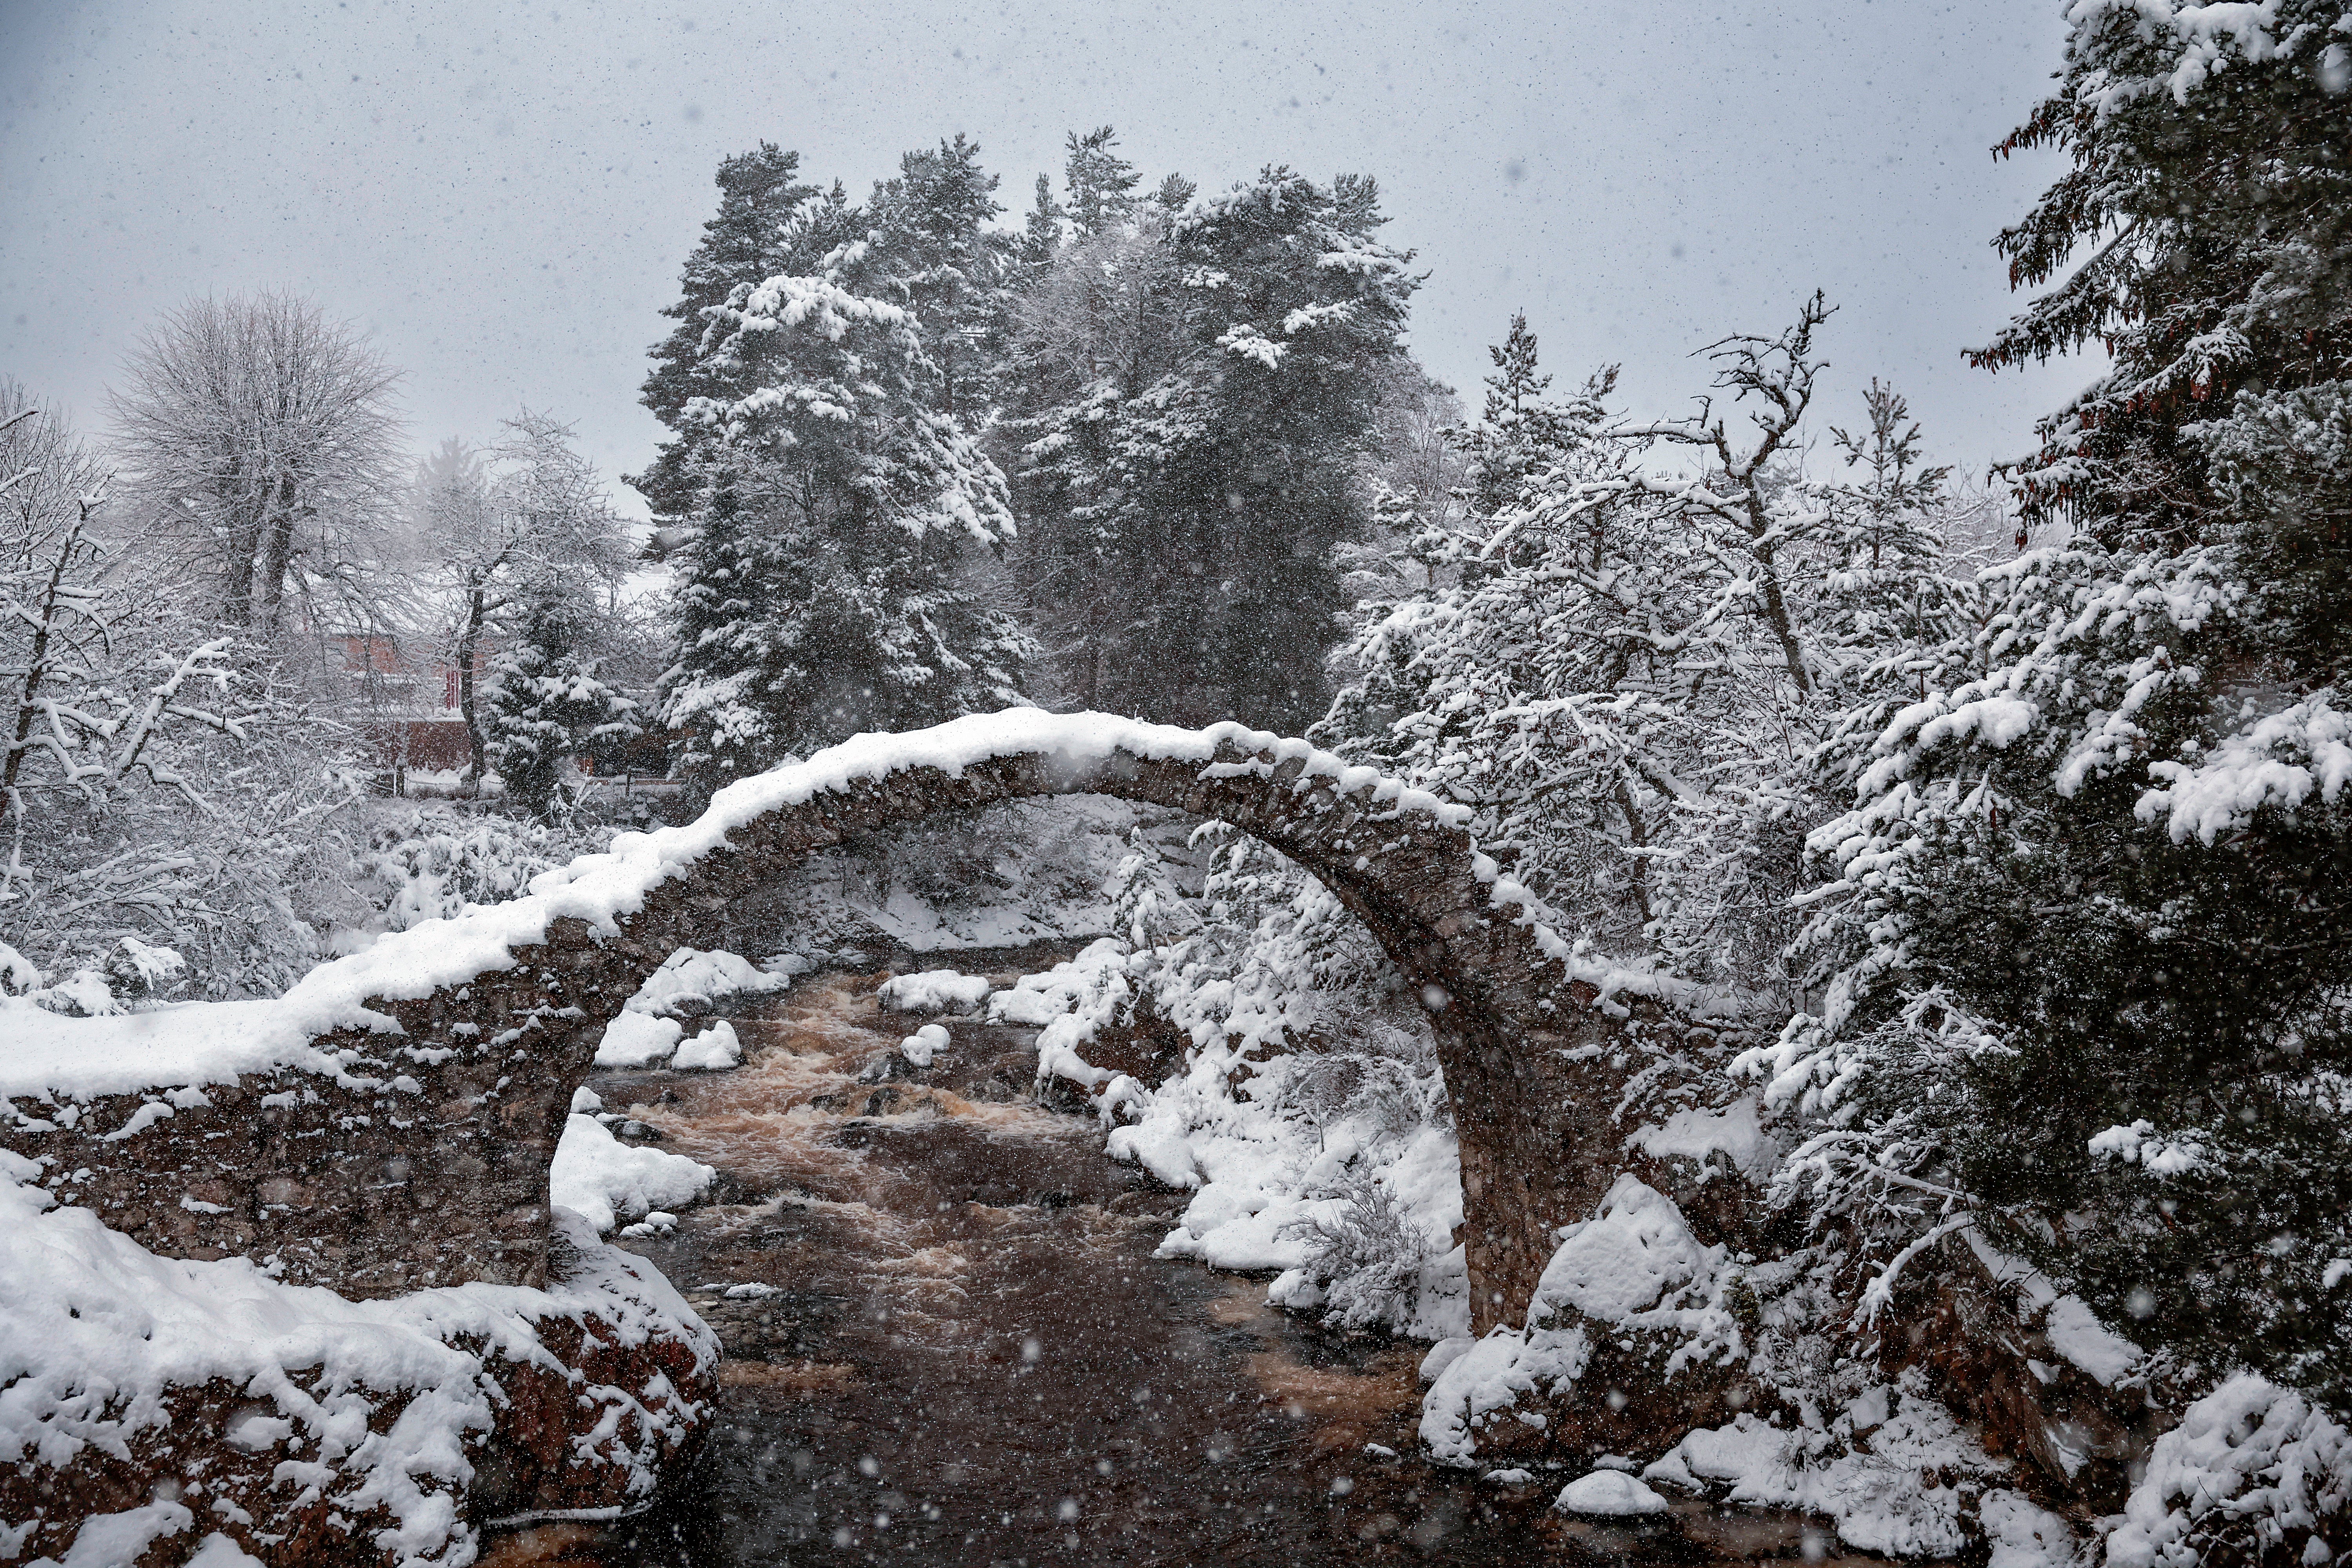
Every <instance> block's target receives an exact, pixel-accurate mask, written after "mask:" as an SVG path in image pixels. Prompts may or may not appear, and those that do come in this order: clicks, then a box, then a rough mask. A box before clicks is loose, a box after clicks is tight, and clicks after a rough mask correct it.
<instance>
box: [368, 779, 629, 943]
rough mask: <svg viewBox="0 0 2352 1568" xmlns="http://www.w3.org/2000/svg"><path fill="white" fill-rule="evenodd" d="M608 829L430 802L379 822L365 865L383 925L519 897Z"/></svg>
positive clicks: (599, 843)
mask: <svg viewBox="0 0 2352 1568" xmlns="http://www.w3.org/2000/svg"><path fill="white" fill-rule="evenodd" d="M611 837H612V835H611V834H610V832H608V831H605V830H602V829H598V828H595V827H593V826H588V825H585V824H581V825H577V826H562V827H557V826H547V825H546V824H543V823H538V822H532V821H528V820H523V819H519V818H516V817H512V816H507V815H505V814H504V813H502V812H498V811H492V810H486V809H484V808H482V807H479V806H471V805H426V806H423V807H420V808H418V809H417V810H415V811H413V812H411V813H409V814H407V816H405V818H404V819H403V818H399V817H395V818H394V820H392V821H388V822H383V823H380V824H379V825H378V826H377V827H376V828H375V830H374V831H373V833H372V834H371V835H370V836H369V838H368V845H367V847H366V849H365V850H364V851H363V852H362V858H361V864H362V868H363V869H364V872H365V875H366V878H367V884H366V885H367V890H368V892H369V895H370V899H371V901H372V902H373V903H374V905H375V906H376V908H377V909H378V910H381V911H382V912H381V915H380V916H379V922H378V923H380V924H381V926H382V927H383V929H384V930H386V931H406V930H408V929H409V928H410V927H412V926H417V925H422V924H423V923H424V922H425V921H441V920H451V919H454V918H456V917H457V916H458V915H460V914H462V913H464V912H465V910H467V907H468V906H470V905H475V904H495V903H501V902H504V901H505V900H509V899H519V898H520V897H522V895H523V894H524V893H525V892H526V891H527V890H528V889H530V882H531V879H532V878H534V877H537V876H539V875H541V873H542V872H546V871H551V870H553V869H555V868H557V867H558V866H562V865H565V864H567V863H569V862H570V861H571V860H572V858H574V857H575V856H579V855H584V854H593V853H594V852H595V851H596V850H598V849H600V848H602V847H604V844H605V842H606V841H608V840H609V839H610V838H611Z"/></svg>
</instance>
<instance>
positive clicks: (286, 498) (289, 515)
mask: <svg viewBox="0 0 2352 1568" xmlns="http://www.w3.org/2000/svg"><path fill="white" fill-rule="evenodd" d="M295 515H296V514H295V510H294V480H293V479H292V478H291V477H288V478H285V479H279V480H278V487H277V493H276V494H275V495H273V496H272V497H271V498H270V500H269V504H268V512H267V514H266V521H264V523H263V526H262V536H261V583H260V587H261V626H262V630H263V631H264V632H266V633H268V634H269V635H271V636H275V635H276V634H277V631H278V613H279V611H280V609H281V608H282V606H283V605H284V604H285V599H286V574H287V573H288V572H289V571H290V570H291V569H292V568H293V565H294V519H295Z"/></svg>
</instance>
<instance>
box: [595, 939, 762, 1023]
mask: <svg viewBox="0 0 2352 1568" xmlns="http://www.w3.org/2000/svg"><path fill="white" fill-rule="evenodd" d="M792 983H793V977H792V975H791V973H788V971H787V970H786V968H785V966H783V965H781V964H780V965H777V966H775V967H772V968H762V967H761V966H760V965H758V964H755V963H752V962H751V960H750V959H748V958H745V957H743V956H741V955H740V953H732V952H719V951H716V950H713V951H710V952H705V951H703V950H702V949H700V948H693V947H682V948H679V949H678V950H677V952H673V953H671V954H670V955H669V957H667V959H665V960H663V961H662V966H661V967H660V968H659V969H656V970H655V971H654V972H653V973H651V974H648V975H646V982H645V984H642V985H640V986H638V987H637V994H635V995H634V996H632V997H630V998H629V999H628V1001H627V1002H626V1003H625V1004H623V1006H624V1008H625V1010H626V1011H628V1012H631V1013H649V1014H652V1015H654V1016H656V1017H677V1016H684V1015H685V1014H687V1013H698V1012H702V1011H706V1010H708V1009H709V1006H710V1005H711V1004H712V1003H713V1002H716V1001H718V1000H719V998H720V997H723V996H747V995H749V996H756V995H761V994H766V993H768V992H772V991H782V990H783V989H784V988H785V987H786V986H788V985H790V984H792Z"/></svg>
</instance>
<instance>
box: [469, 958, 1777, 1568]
mask: <svg viewBox="0 0 2352 1568" xmlns="http://www.w3.org/2000/svg"><path fill="white" fill-rule="evenodd" d="M1059 956H1065V955H1064V954H1059V953H1053V954H1041V953H1038V952H1027V953H1022V954H1017V955H1015V954H992V955H987V959H981V958H978V957H976V955H969V954H967V955H963V958H962V963H963V964H964V966H965V967H966V968H967V969H968V970H972V971H975V972H976V971H977V970H978V969H979V968H981V967H983V966H984V965H985V963H986V962H987V960H994V961H997V963H998V967H1000V968H1001V969H1002V970H1003V973H1001V974H1000V978H1003V979H1005V980H1009V979H1010V978H1011V977H1012V975H1013V974H1014V973H1019V972H1020V970H1021V969H1024V968H1026V969H1035V968H1041V967H1044V966H1045V965H1046V964H1048V963H1051V962H1052V961H1053V959H1054V958H1055V957H1059ZM880 979H881V976H880V975H868V976H864V977H857V976H851V975H844V974H837V973H835V974H819V975H814V976H809V977H804V978H803V980H802V981H800V982H799V983H797V984H795V985H794V987H793V989H792V990H791V991H790V992H788V993H786V994H783V995H782V996H780V997H777V998H774V999H772V1000H771V1001H770V1002H768V1003H767V1004H766V1005H763V1006H762V1007H761V1009H760V1010H759V1011H757V1012H755V1013H753V1014H752V1015H751V1016H748V1017H747V1016H737V1018H736V1020H735V1027H736V1030H737V1033H738V1034H739V1036H740V1037H741V1038H742V1040H743V1042H744V1046H745V1050H746V1058H747V1059H746V1064H745V1066H744V1067H742V1068H740V1069H738V1070H736V1071H733V1072H726V1073H715V1074H699V1073H683V1074H679V1073H668V1072H660V1073H650V1074H646V1073H636V1074H612V1075H601V1076H600V1077H599V1078H598V1079H596V1080H595V1083H594V1085H593V1087H594V1088H595V1089H597V1091H598V1092H599V1093H600V1094H601V1095H602V1096H603V1097H604V1101H605V1104H606V1106H607V1107H608V1108H609V1109H612V1110H624V1109H627V1110H630V1111H631V1112H632V1113H633V1114H635V1116H637V1117H638V1118H639V1119H640V1120H641V1121H644V1122H645V1123H646V1124H647V1125H650V1126H652V1127H654V1128H656V1129H657V1130H658V1131H659V1132H660V1134H661V1138H662V1146H663V1147H665V1148H668V1149H672V1150H676V1151H677V1152H682V1153H687V1154H690V1155H692V1156H693V1157H694V1158H696V1159H698V1160H701V1161H704V1162H706V1163H709V1164H711V1165H714V1166H716V1167H718V1169H719V1172H720V1173H721V1178H720V1186H719V1193H718V1194H717V1195H718V1196H719V1198H720V1199H721V1200H722V1201H720V1202H718V1203H715V1204H712V1205H709V1206H706V1207H703V1208H699V1209H697V1210H694V1211H692V1212H691V1213H689V1214H688V1215H687V1216H686V1219H685V1222H684V1223H683V1224H682V1225H681V1226H679V1227H678V1229H677V1232H676V1234H675V1235H673V1236H671V1237H665V1238H662V1239H660V1240H657V1241H647V1242H641V1243H637V1244H635V1245H636V1246H637V1247H638V1248H639V1249H640V1250H641V1251H643V1252H644V1253H645V1254H646V1256H647V1257H649V1258H652V1259H653V1261H654V1262H655V1263H656V1264H657V1265H658V1266H659V1267H660V1268H661V1269H662V1270H663V1271H664V1272H665V1273H666V1274H667V1275H668V1277H669V1278H670V1279H672V1280H673V1281H675V1282H676V1283H677V1285H678V1286H679V1287H680V1289H683V1290H684V1291H685V1292H686V1294H687V1296H688V1299H689V1300H691V1301H693V1303H694V1305H695V1307H696V1309H697V1310H698V1311H700V1312H701V1313H702V1315H703V1316H704V1318H705V1319H706V1320H707V1321H709V1323H710V1324H711V1325H712V1327H713V1328H715V1329H716V1330H717V1331H718V1332H719V1337H720V1339H721V1340H722V1341H723V1342H724V1343H725V1347H726V1358H727V1359H726V1362H725V1364H724V1368H723V1393H722V1394H721V1402H720V1413H719V1419H718V1421H717V1422H716V1424H715V1426H714V1429H713V1430H712V1433H711V1436H710V1438H709V1442H708V1443H707V1444H706V1445H705V1447H704V1450H703V1453H702V1456H701V1458H700V1460H699V1462H698V1464H697V1465H696V1467H695V1468H694V1470H693V1472H692V1474H691V1475H689V1476H688V1477H687V1478H686V1479H685V1480H684V1482H683V1484H682V1485H679V1486H678V1487H677V1488H676V1489H675V1492H674V1495H673V1497H672V1498H671V1500H669V1501H667V1502H666V1503H665V1504H664V1506H663V1507H661V1508H660V1509H659V1510H657V1511H656V1512H655V1513H652V1514H650V1515H647V1516H645V1517H642V1518H639V1519H636V1520H634V1521H628V1522H627V1523H625V1525H622V1526H620V1527H617V1528H615V1529H613V1530H611V1531H601V1532H600V1531H593V1530H590V1529H588V1528H586V1527H583V1526H572V1525H550V1526H541V1527H540V1528H538V1529H536V1530H532V1531H523V1532H520V1534H517V1535H513V1536H509V1537H507V1538H504V1539H503V1540H501V1541H499V1542H495V1543H493V1546H492V1549H491V1551H490V1552H489V1553H488V1556H487V1557H486V1562H488V1563H498V1564H507V1565H509V1568H512V1565H519V1564H522V1563H557V1562H562V1563H595V1564H601V1565H604V1568H638V1565H643V1568H656V1565H660V1568H668V1565H673V1564H676V1565H688V1564H690V1565H693V1568H730V1565H734V1564H754V1563H759V1564H767V1563H860V1562H877V1563H878V1562H889V1563H972V1564H1007V1565H1014V1564H1019V1565H1026V1564H1033V1563H1106V1562H1117V1563H1121V1564H1123V1565H1124V1568H1146V1565H1148V1564H1157V1563H1220V1564H1223V1563H1269V1564H1271V1563H1284V1564H1311V1563H1335V1564H1336V1563H1367V1562H1391V1561H1393V1562H1419V1561H1426V1560H1432V1559H1436V1560H1443V1561H1445V1562H1449V1563H1540V1562H1550V1561H1561V1562H1587V1563H1590V1562H1598V1561H1618V1562H1622V1561H1624V1560H1626V1559H1628V1558H1637V1559H1642V1560H1644V1561H1647V1562H1652V1563H1696V1562H1723V1561H1728V1560H1734V1559H1740V1558H1750V1559H1771V1558H1780V1557H1786V1558H1797V1557H1800V1556H1802V1555H1808V1553H1807V1552H1806V1547H1807V1545H1808V1544H1809V1539H1808V1535H1807V1532H1806V1531H1805V1529H1804V1527H1803V1525H1802V1523H1801V1521H1796V1520H1792V1519H1786V1518H1778V1519H1770V1520H1766V1519H1759V1518H1756V1517H1753V1516H1748V1515H1726V1514H1718V1513H1717V1512H1715V1511H1713V1510H1708V1509H1706V1508H1705V1507H1704V1506H1701V1505H1691V1506H1689V1507H1687V1508H1684V1509H1680V1510H1677V1511H1676V1513H1675V1514H1674V1515H1671V1516H1666V1517H1664V1519H1663V1520H1662V1521H1658V1522H1652V1523H1644V1524H1643V1525H1640V1526H1630V1525H1629V1526H1624V1527H1617V1526H1611V1525H1601V1524H1597V1523H1591V1522H1583V1521H1572V1520H1569V1519H1566V1518H1563V1517H1562V1516H1560V1515H1559V1514H1556V1513H1554V1512H1552V1511H1551V1510H1549V1507H1548V1506H1547V1505H1548V1504H1549V1500H1550V1499H1551V1497H1552V1496H1553V1495H1554V1494H1555V1493H1556V1492H1557V1491H1558V1489H1559V1485H1560V1484H1561V1481H1562V1480H1563V1479H1565V1478H1563V1477H1559V1476H1553V1477H1549V1478H1548V1479H1546V1480H1542V1481H1538V1483H1537V1484H1535V1485H1533V1486H1530V1487H1526V1488H1514V1487H1507V1486H1497V1485H1495V1484H1490V1483H1486V1482H1483V1481H1481V1480H1479V1479H1476V1478H1475V1477H1473V1476H1468V1475H1465V1474H1463V1473H1460V1472H1454V1471H1447V1470H1442V1469H1437V1468H1433V1467H1431V1466H1429V1465H1427V1464H1425V1463H1423V1462H1422V1461H1421V1460H1420V1459H1419V1458H1416V1457H1415V1443H1414V1435H1413V1434H1414V1426H1415V1423H1416V1421H1417V1418H1418V1415H1419V1401H1418V1397H1417V1395H1418V1386H1417V1382H1416V1378H1415V1375H1414V1369H1415V1367H1416V1365H1417V1364H1418V1362H1419V1360H1420V1355H1421V1350H1422V1347H1420V1346H1417V1345H1411V1344H1395V1343H1391V1342H1387V1341H1379V1340H1366V1339H1341V1338H1338V1337H1335V1336H1332V1335H1329V1334H1327V1333H1324V1332H1323V1331H1319V1330H1318V1329H1316V1328H1314V1327H1313V1326H1312V1325H1310V1324H1307V1323H1304V1322H1302V1321H1298V1320H1296V1319H1293V1318H1291V1317H1289V1316H1288V1315H1286V1314H1284V1313H1281V1312H1278V1311H1276V1310H1273V1309H1270V1308H1268V1307H1266V1306H1265V1304H1264V1298H1265V1285H1264V1282H1263V1281H1261V1280H1255V1279H1236V1278H1234V1277H1233V1276H1231V1275H1221V1274H1217V1273H1213V1272H1211V1271H1209V1270H1206V1269H1203V1268H1200V1267H1198V1266H1197V1265H1193V1264H1189V1263H1181V1262H1171V1261H1162V1260H1158V1259H1155V1258H1152V1256H1151V1253H1152V1249H1153V1248H1154V1247H1156V1246H1157V1245H1158V1243H1159V1241H1160V1238H1161V1237H1163V1236H1165V1235H1166V1234H1167V1232H1168V1230H1169V1228H1170V1227H1171V1226H1173V1225H1174V1224H1175V1222H1176V1219H1177V1216H1178V1215H1181V1212H1182V1209H1183V1205H1184V1203H1185V1201H1186V1195H1185V1194H1180V1193H1171V1192H1169V1191H1166V1190H1164V1189H1159V1188H1157V1187H1156V1186H1154V1185H1153V1184H1151V1183H1150V1181H1149V1180H1148V1179H1147V1178H1144V1177H1142V1176H1140V1175H1139V1173H1135V1172H1133V1171H1131V1170H1129V1169H1127V1168H1125V1167H1122V1166H1119V1165H1117V1164H1114V1163H1111V1162H1109V1161H1108V1160H1107V1159H1105V1158H1104V1157H1103V1155H1102V1153H1101V1146H1102V1134H1101V1131H1100V1129H1099V1128H1098V1127H1097V1126H1096V1124H1095V1123H1094V1122H1093V1121H1091V1120H1090V1119H1086V1118H1080V1117H1074V1116H1067V1115H1061V1114H1056V1113H1055V1112H1053V1111H1050V1110H1043V1109H1040V1108H1038V1107H1036V1106H1034V1105H1033V1104H1031V1103H1030V1080H1031V1072H1032V1068H1033V1066H1034V1059H1035V1056H1034V1047H1033V1046H1032V1044H1031V1042H1032V1039H1033V1037H1034V1031H1030V1030H1026V1029H1012V1028H1005V1027H1001V1026H988V1025H984V1024H981V1023H978V1022H972V1021H956V1020H946V1021H945V1022H946V1024H947V1027H948V1029H949V1031H950V1036H951V1038H952V1044H951V1046H950V1047H949V1048H948V1049H947V1050H945V1051H943V1052H941V1053H940V1056H939V1058H938V1059H937V1060H936V1061H935V1062H934V1064H933V1066H932V1067H931V1068H929V1070H927V1071H923V1072H919V1073H916V1074H914V1075H913V1076H911V1077H901V1078H898V1079H890V1080H887V1081H860V1075H861V1073H864V1074H865V1076H866V1079H874V1078H875V1077H876V1076H877V1074H878V1073H879V1072H880V1071H882V1070H883V1069H884V1068H885V1067H886V1066H887V1064H890V1063H892V1062H893V1061H894V1059H896V1049H897V1047H898V1041H899V1040H900V1039H901V1038H902V1037H904V1036H905V1035H907V1034H908V1033H910V1032H911V1030H912V1028H913V1026H914V1024H915V1023H917V1022H919V1021H920V1020H911V1019H908V1018H907V1017H906V1016H903V1015H896V1014H884V1013H883V1012H881V1011H880V1009H879V1008H878V1007H877V1005H876V1002H875V997H874V988H875V985H876V984H877V983H878V981H879V980H880ZM897 1068H898V1070H899V1071H900V1072H902V1073H903V1072H905V1071H906V1070H907V1069H906V1068H905V1064H904V1062H903V1060H898V1061H897ZM744 1287H750V1288H751V1289H743V1288H744ZM1810 1555H1812V1556H1815V1557H1818V1555H1819V1549H1818V1547H1815V1548H1814V1549H1813V1551H1812V1552H1811V1553H1810Z"/></svg>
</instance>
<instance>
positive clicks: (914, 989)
mask: <svg viewBox="0 0 2352 1568" xmlns="http://www.w3.org/2000/svg"><path fill="white" fill-rule="evenodd" d="M992 989H993V987H992V985H991V984H989V979H988V976H987V975H985V974H963V973H958V972H957V971H955V970H952V969H927V970H925V971H923V973H920V974H894V975H892V976H891V977H890V978H889V979H887V980H885V981H884V982H883V983H882V986H881V989H880V990H878V991H877V992H876V993H875V994H876V996H877V998H878V999H879V1000H880V1001H881V1004H882V1005H883V1006H884V1007H886V1008H887V1009H889V1010H890V1011H891V1012H893V1013H971V1012H975V1011H977V1010H978V1009H979V1007H980V1005H981V1004H982V1002H985V1001H986V1000H987V999H988V994H989V992H990V991H991V990H992Z"/></svg>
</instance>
